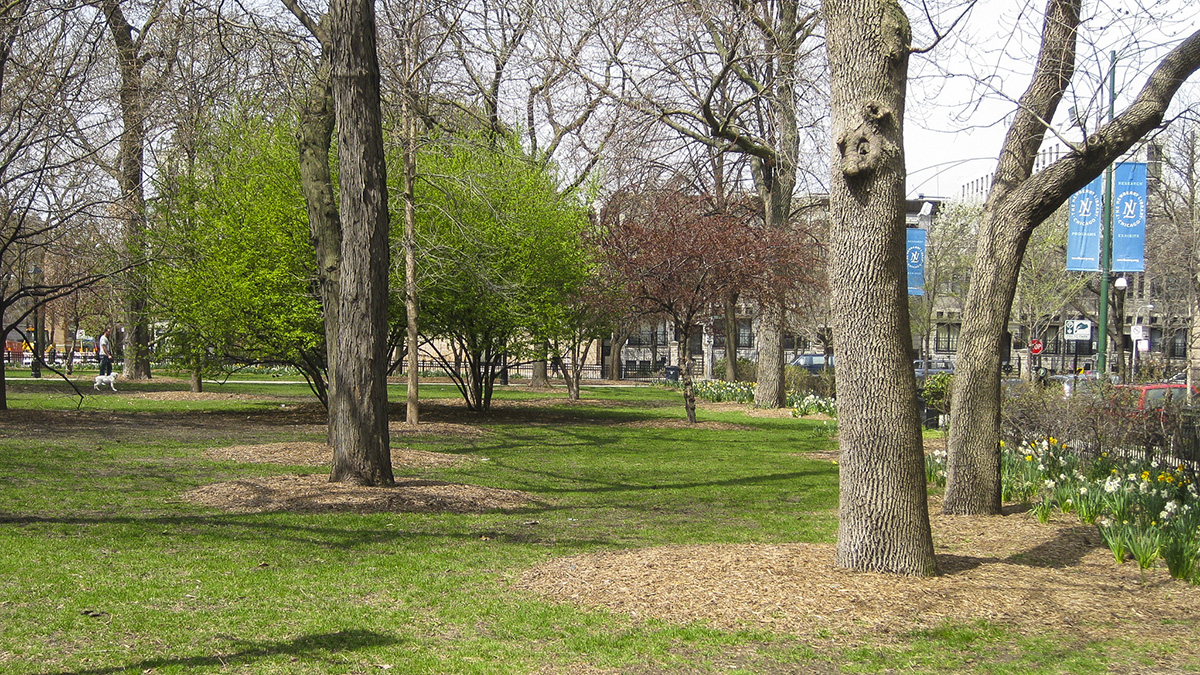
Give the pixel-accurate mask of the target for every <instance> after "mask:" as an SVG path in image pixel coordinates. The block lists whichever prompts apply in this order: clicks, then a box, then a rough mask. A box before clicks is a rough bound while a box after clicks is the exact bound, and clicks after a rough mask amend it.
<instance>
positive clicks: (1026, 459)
mask: <svg viewBox="0 0 1200 675" xmlns="http://www.w3.org/2000/svg"><path fill="white" fill-rule="evenodd" d="M1025 461H1026V462H1032V461H1033V455H1025Z"/></svg>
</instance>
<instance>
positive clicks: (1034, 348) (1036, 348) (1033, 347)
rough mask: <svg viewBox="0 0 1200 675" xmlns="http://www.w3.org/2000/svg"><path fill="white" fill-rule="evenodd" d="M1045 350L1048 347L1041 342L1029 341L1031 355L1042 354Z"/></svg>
mask: <svg viewBox="0 0 1200 675" xmlns="http://www.w3.org/2000/svg"><path fill="white" fill-rule="evenodd" d="M1045 348H1046V345H1044V344H1042V341H1041V340H1030V341H1029V353H1030V354H1041V353H1042V350H1043V349H1045Z"/></svg>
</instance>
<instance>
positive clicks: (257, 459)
mask: <svg viewBox="0 0 1200 675" xmlns="http://www.w3.org/2000/svg"><path fill="white" fill-rule="evenodd" d="M430 426H433V425H430ZM426 433H436V432H426ZM391 453H392V466H453V465H455V464H461V463H464V462H471V461H475V460H474V458H471V457H466V456H461V455H447V454H445V453H441V452H427V451H425V450H413V449H412V448H392V449H391ZM204 457H205V458H207V459H217V460H229V461H234V462H244V463H246V464H286V465H290V466H326V465H328V464H329V463H330V461H332V459H333V449H332V448H330V447H329V445H328V444H327V443H316V442H307V443H305V442H297V443H265V444H262V445H234V446H230V447H227V448H210V449H208V450H205V451H204Z"/></svg>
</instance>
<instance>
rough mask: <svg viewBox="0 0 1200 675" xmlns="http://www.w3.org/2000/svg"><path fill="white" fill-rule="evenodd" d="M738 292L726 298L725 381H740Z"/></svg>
mask: <svg viewBox="0 0 1200 675" xmlns="http://www.w3.org/2000/svg"><path fill="white" fill-rule="evenodd" d="M737 296H738V294H737V291H733V292H731V293H729V294H728V295H726V296H725V302H724V305H725V381H727V382H737V381H738V367H737V365H738V364H737V359H738V350H737V348H738V323H737Z"/></svg>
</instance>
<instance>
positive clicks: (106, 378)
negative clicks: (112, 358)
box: [92, 373, 117, 391]
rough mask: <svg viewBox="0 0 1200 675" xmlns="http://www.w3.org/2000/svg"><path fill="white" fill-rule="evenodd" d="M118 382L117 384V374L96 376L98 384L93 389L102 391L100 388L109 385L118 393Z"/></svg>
mask: <svg viewBox="0 0 1200 675" xmlns="http://www.w3.org/2000/svg"><path fill="white" fill-rule="evenodd" d="M116 382H117V374H116V373H112V374H109V375H97V376H96V384H94V385H92V389H95V390H96V391H100V387H103V386H104V385H106V384H107V385H108V386H109V388H111V389H112V390H113V391H116V390H117V387H116Z"/></svg>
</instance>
